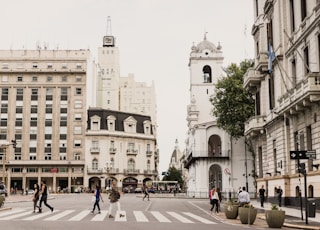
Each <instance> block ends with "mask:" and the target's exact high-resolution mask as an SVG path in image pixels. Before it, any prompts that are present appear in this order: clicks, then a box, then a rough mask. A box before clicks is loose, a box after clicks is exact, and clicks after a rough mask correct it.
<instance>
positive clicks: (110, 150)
mask: <svg viewBox="0 0 320 230" xmlns="http://www.w3.org/2000/svg"><path fill="white" fill-rule="evenodd" d="M116 152H117V149H116V148H109V153H110V154H115V153H116Z"/></svg>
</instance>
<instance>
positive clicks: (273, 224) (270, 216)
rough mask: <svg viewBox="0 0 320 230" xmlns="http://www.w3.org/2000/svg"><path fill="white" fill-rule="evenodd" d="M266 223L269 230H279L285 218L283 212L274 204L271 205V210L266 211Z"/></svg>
mask: <svg viewBox="0 0 320 230" xmlns="http://www.w3.org/2000/svg"><path fill="white" fill-rule="evenodd" d="M265 214H266V221H267V224H268V226H269V228H281V227H282V225H283V223H284V219H285V217H286V213H285V211H283V210H281V209H279V208H278V206H277V205H276V204H272V205H271V210H266V212H265Z"/></svg>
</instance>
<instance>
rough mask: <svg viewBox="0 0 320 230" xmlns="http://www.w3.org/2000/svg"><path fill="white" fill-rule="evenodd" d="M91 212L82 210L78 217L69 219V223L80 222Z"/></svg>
mask: <svg viewBox="0 0 320 230" xmlns="http://www.w3.org/2000/svg"><path fill="white" fill-rule="evenodd" d="M90 212H91V211H90V210H84V211H82V212H80V213H79V214H78V215H76V216H74V217H72V218H70V219H69V220H70V221H79V220H82V219H83V218H85V217H86V216H87V215H88V214H89V213H90Z"/></svg>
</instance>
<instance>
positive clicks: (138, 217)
mask: <svg viewBox="0 0 320 230" xmlns="http://www.w3.org/2000/svg"><path fill="white" fill-rule="evenodd" d="M133 215H134V216H135V218H136V221H137V222H149V220H148V219H147V217H146V216H145V215H144V214H143V212H142V211H133Z"/></svg>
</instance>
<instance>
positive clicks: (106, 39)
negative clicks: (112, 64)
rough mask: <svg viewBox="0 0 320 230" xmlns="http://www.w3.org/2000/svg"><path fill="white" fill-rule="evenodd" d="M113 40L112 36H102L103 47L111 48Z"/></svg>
mask: <svg viewBox="0 0 320 230" xmlns="http://www.w3.org/2000/svg"><path fill="white" fill-rule="evenodd" d="M113 45H114V38H113V36H104V37H103V46H113Z"/></svg>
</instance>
